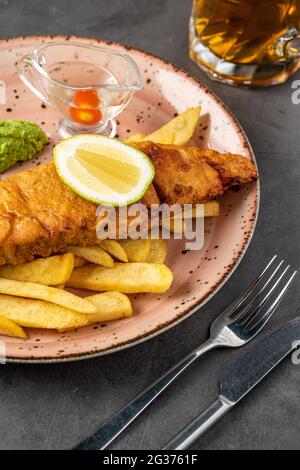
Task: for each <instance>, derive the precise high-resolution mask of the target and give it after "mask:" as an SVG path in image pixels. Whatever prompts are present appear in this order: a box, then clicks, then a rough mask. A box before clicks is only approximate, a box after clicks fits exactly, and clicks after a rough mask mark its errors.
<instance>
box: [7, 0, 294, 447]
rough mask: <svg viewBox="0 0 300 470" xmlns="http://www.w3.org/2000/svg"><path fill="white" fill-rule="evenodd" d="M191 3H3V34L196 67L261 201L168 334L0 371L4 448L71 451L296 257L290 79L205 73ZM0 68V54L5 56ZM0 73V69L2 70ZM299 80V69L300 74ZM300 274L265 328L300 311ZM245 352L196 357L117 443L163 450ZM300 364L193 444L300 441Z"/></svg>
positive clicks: (281, 372) (277, 375) (284, 369)
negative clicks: (247, 84)
mask: <svg viewBox="0 0 300 470" xmlns="http://www.w3.org/2000/svg"><path fill="white" fill-rule="evenodd" d="M190 9H191V1H189V0H186V1H182V0H153V1H151V2H150V1H149V0H98V1H96V0H85V1H84V2H81V1H77V0H76V1H75V0H64V1H58V0H52V1H51V2H45V0H26V1H24V0H0V38H6V37H12V36H18V35H35V34H77V35H82V36H92V37H102V38H106V39H114V40H118V41H123V42H125V43H128V44H130V45H132V46H137V47H139V48H142V49H145V50H147V51H150V52H152V53H155V54H158V55H161V56H162V57H164V58H166V59H169V60H171V61H173V62H175V63H176V64H178V65H180V66H182V67H184V68H186V69H187V70H188V71H190V72H192V73H193V74H195V75H197V76H198V77H199V79H200V80H202V81H203V82H204V83H206V84H208V85H209V86H210V87H211V88H212V89H213V90H214V91H215V92H216V93H217V94H218V95H219V96H220V97H221V98H222V99H223V100H224V101H225V103H227V104H228V105H229V106H230V107H231V109H232V110H233V111H234V112H235V114H236V116H237V117H238V119H239V120H240V122H241V124H242V125H243V127H244V129H245V131H246V132H247V134H248V136H249V139H250V141H251V143H252V145H253V148H254V151H255V153H256V156H257V160H258V164H259V169H260V174H261V184H262V204H261V212H260V217H259V222H258V226H257V230H256V233H255V236H254V239H253V241H252V244H251V246H250V248H249V251H248V253H247V255H246V256H245V258H244V260H243V262H242V263H241V265H240V266H239V268H238V269H237V271H236V272H235V274H234V275H233V276H232V278H231V279H230V281H229V282H228V283H227V284H226V286H225V287H223V288H222V290H221V291H220V292H219V293H218V295H217V296H216V297H215V298H214V299H213V300H212V301H211V302H209V304H208V305H206V306H205V307H204V308H203V309H202V310H201V311H200V312H198V313H196V314H195V315H193V316H192V317H191V318H189V319H187V320H186V321H184V322H183V323H181V324H180V325H178V326H177V327H176V328H173V329H172V330H170V331H168V332H167V333H164V334H163V335H161V336H159V337H157V338H155V339H153V340H151V341H149V342H147V343H144V344H141V345H140V346H137V347H135V348H132V349H130V350H128V351H124V352H120V353H118V354H114V355H112V356H107V357H103V358H99V359H93V360H89V361H84V362H77V363H70V364H63V365H45V366H42V365H35V366H33V365H27V366H25V365H7V366H5V367H2V368H1V374H0V399H1V417H0V436H1V440H0V449H67V448H70V447H72V446H74V444H75V443H76V442H77V441H78V440H79V439H82V438H83V437H84V436H85V435H87V434H89V433H90V432H91V431H93V430H94V428H95V427H96V426H97V424H99V423H101V422H103V421H104V420H105V419H106V418H108V417H109V416H111V414H112V413H114V412H115V411H117V410H118V409H119V408H120V407H121V406H122V405H124V404H125V403H126V402H127V401H128V400H130V399H131V398H133V397H134V396H135V395H136V393H137V392H139V391H140V390H141V389H143V388H144V387H145V386H147V385H148V384H149V383H151V381H152V380H153V379H155V378H157V377H158V376H159V375H160V374H161V373H162V372H163V371H164V370H165V369H166V368H167V367H168V366H170V365H172V364H173V363H174V362H175V361H176V360H178V359H179V358H181V357H182V356H183V355H184V354H185V353H187V352H188V351H190V350H191V348H192V347H194V346H196V345H198V344H199V343H200V342H201V341H203V340H204V339H205V338H206V336H207V333H208V327H209V324H210V323H211V321H212V319H213V318H214V317H215V316H216V315H217V314H218V312H220V311H221V310H222V309H223V308H224V307H225V306H226V305H227V304H228V303H229V302H230V301H231V300H232V299H233V298H234V296H236V295H237V294H238V293H239V292H240V291H241V290H243V289H244V288H245V286H247V283H248V282H249V281H250V280H251V279H252V277H253V276H254V275H255V274H256V273H257V271H258V270H259V269H260V267H261V266H262V265H263V264H264V263H265V261H266V260H267V259H269V258H270V256H271V255H273V254H274V253H278V254H280V255H282V256H284V257H286V259H287V260H288V261H289V262H291V263H292V264H293V266H295V267H296V266H299V264H300V254H299V228H300V204H299V176H300V151H299V145H300V132H299V129H300V105H299V106H295V105H292V103H291V93H292V90H291V83H287V84H285V85H283V86H280V87H275V88H272V89H266V90H258V91H247V90H239V89H234V88H230V87H227V86H224V85H220V84H216V83H212V82H210V81H209V80H208V79H207V78H206V77H205V76H204V75H203V74H202V73H201V72H199V71H198V70H197V69H196V67H195V66H194V65H193V64H192V63H190V62H189V60H188V57H187V29H188V18H189V13H190ZM0 75H1V57H0ZM0 78H1V77H0ZM298 78H300V74H298ZM299 285H300V277H299V279H298V280H297V281H296V282H295V284H294V286H293V288H292V289H291V291H290V293H289V295H288V298H287V299H286V300H285V301H284V303H283V304H282V306H281V307H280V309H279V310H278V313H277V315H276V318H274V319H273V320H272V323H271V324H270V325H269V327H268V330H269V331H270V330H271V329H272V328H274V327H276V325H279V324H280V323H282V322H284V321H285V320H287V319H290V318H293V317H294V316H296V315H297V312H298V311H299ZM239 354H240V351H234V352H233V351H228V350H227V351H216V352H213V353H211V354H210V355H209V356H207V357H206V358H205V359H204V360H203V361H202V362H199V363H198V364H196V365H194V366H193V367H192V368H191V369H190V370H189V372H188V373H186V374H185V376H184V377H182V378H181V379H179V380H178V381H177V383H176V384H174V386H173V387H172V388H171V389H170V390H169V391H168V392H167V393H165V395H164V396H163V397H161V398H160V399H159V400H158V402H157V403H155V404H154V405H153V406H152V407H151V408H150V409H149V410H148V411H147V412H146V413H145V414H144V415H143V416H142V417H141V418H140V419H139V420H138V421H136V422H135V424H133V425H132V426H131V427H130V429H128V431H127V432H126V433H125V435H123V436H122V437H121V438H120V439H119V440H118V441H117V442H116V443H115V444H114V445H113V447H112V448H114V449H159V448H160V447H161V446H162V445H163V444H165V443H166V442H167V441H168V440H169V439H170V438H171V437H172V436H173V435H174V432H176V431H179V430H180V429H181V428H182V426H183V425H185V424H186V423H188V422H189V420H191V419H192V418H193V417H194V416H195V415H196V414H197V413H199V412H200V411H201V410H203V408H204V407H205V406H207V405H209V404H210V402H211V401H212V400H213V399H214V397H215V395H216V393H217V390H218V388H217V378H218V375H219V372H220V371H221V370H223V369H224V367H226V366H227V365H228V364H230V363H231V362H232V361H234V359H235V357H237V356H238V355H239ZM299 388H300V366H298V367H297V366H293V365H292V364H291V361H290V360H286V362H285V363H284V364H283V365H281V367H280V368H278V369H277V370H276V371H275V372H274V373H273V374H272V375H271V376H269V377H268V378H267V379H266V380H265V381H264V383H262V384H261V385H260V386H259V388H257V389H256V390H255V391H254V392H253V393H252V394H251V395H250V396H249V397H248V398H247V399H246V400H245V401H244V402H243V403H242V404H240V405H239V406H238V407H237V408H236V409H235V410H234V411H233V412H231V413H230V414H229V415H228V416H227V417H225V418H224V419H223V420H222V421H221V422H220V423H219V424H218V425H217V426H215V427H214V428H213V430H211V431H210V432H209V433H208V434H206V435H205V436H204V437H203V438H201V439H200V440H199V441H198V442H197V443H196V444H195V445H194V448H195V449H239V448H241V449H270V448H274V449H299V448H300V441H299V435H300V419H299V418H300V410H299Z"/></svg>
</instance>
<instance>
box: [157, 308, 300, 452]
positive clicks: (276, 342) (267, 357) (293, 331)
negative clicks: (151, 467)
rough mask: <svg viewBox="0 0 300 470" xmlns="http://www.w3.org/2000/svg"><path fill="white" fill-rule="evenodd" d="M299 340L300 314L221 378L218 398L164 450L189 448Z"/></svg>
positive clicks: (291, 349)
mask: <svg viewBox="0 0 300 470" xmlns="http://www.w3.org/2000/svg"><path fill="white" fill-rule="evenodd" d="M299 340H300V317H297V318H295V319H294V320H293V321H291V322H290V323H287V324H286V325H284V326H283V327H281V328H280V329H278V330H276V331H275V332H274V333H272V334H271V335H269V336H267V337H266V338H264V339H263V340H262V341H261V342H260V343H259V344H255V345H254V346H252V348H251V349H250V350H249V351H248V352H247V353H246V354H243V355H242V357H241V358H240V359H238V360H237V361H236V362H235V364H234V365H233V366H232V367H231V368H229V369H228V370H227V372H226V373H225V374H224V375H223V377H222V378H221V380H220V382H219V385H220V395H219V397H218V398H217V400H216V401H215V402H214V403H213V404H212V405H211V406H210V407H209V408H208V409H207V410H206V411H204V412H203V413H202V414H201V415H199V416H198V417H197V418H196V419H194V420H193V421H192V422H191V423H190V424H189V425H188V426H187V427H186V428H184V429H183V430H182V431H181V432H180V433H179V434H178V435H177V436H176V437H175V438H173V439H172V440H171V441H170V442H169V443H168V444H167V445H166V446H165V447H164V448H163V449H164V450H184V449H188V448H189V447H190V446H191V445H192V444H193V443H194V442H195V441H196V440H197V439H198V438H199V437H200V436H202V435H203V434H204V433H205V432H206V431H207V430H208V429H210V428H211V427H212V426H213V425H214V424H215V423H216V422H217V421H219V419H221V418H222V417H223V416H224V415H225V414H226V413H228V411H230V410H231V409H232V408H233V407H234V406H235V405H236V404H237V403H239V401H240V400H242V398H244V397H245V396H246V395H247V394H248V393H249V392H250V391H251V390H252V389H253V388H254V387H255V386H256V385H257V384H258V383H259V382H260V381H261V380H263V379H264V378H265V377H266V376H267V375H268V374H269V373H270V372H271V371H272V370H273V369H274V368H275V367H276V366H277V365H278V364H280V362H281V361H283V359H284V358H285V357H287V356H288V355H289V354H290V353H291V352H292V351H293V350H294V349H296V348H297V345H298V344H299Z"/></svg>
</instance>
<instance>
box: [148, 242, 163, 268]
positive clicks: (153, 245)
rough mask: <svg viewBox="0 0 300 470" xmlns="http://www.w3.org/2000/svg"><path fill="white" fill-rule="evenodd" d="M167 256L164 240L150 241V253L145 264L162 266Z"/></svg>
mask: <svg viewBox="0 0 300 470" xmlns="http://www.w3.org/2000/svg"><path fill="white" fill-rule="evenodd" d="M167 254H168V244H167V242H166V240H161V239H160V238H159V239H157V240H150V252H149V255H148V257H147V259H146V263H153V264H163V263H164V262H165V260H166V257H167Z"/></svg>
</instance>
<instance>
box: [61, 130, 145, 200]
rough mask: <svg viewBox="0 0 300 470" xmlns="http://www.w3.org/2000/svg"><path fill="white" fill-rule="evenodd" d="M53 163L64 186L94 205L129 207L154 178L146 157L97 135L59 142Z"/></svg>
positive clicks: (112, 140)
mask: <svg viewBox="0 0 300 470" xmlns="http://www.w3.org/2000/svg"><path fill="white" fill-rule="evenodd" d="M54 161H55V165H56V168H57V172H58V174H59V176H60V177H61V178H62V179H63V181H64V182H65V184H67V185H68V186H69V187H70V188H71V189H72V190H73V191H74V192H76V193H77V194H79V195H80V196H81V197H82V198H84V199H87V200H89V201H91V202H94V203H96V204H103V205H112V206H124V205H128V204H132V203H133V202H136V201H138V200H140V199H141V198H142V197H143V195H144V194H145V192H146V191H147V189H148V187H149V186H150V184H151V182H152V180H153V177H154V168H153V165H152V163H151V161H150V160H149V158H148V157H147V155H145V154H144V153H142V152H140V151H139V150H136V149H134V148H133V147H130V146H128V145H125V144H124V143H123V142H120V141H118V140H117V139H110V138H108V137H103V136H98V135H89V134H86V135H77V136H74V137H71V138H69V139H65V140H63V141H61V142H60V143H59V144H58V145H57V146H56V147H55V149H54Z"/></svg>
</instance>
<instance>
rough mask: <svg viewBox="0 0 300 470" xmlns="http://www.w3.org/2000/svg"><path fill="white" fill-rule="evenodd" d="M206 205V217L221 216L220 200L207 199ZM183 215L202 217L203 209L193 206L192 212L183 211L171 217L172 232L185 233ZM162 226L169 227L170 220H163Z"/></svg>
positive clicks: (204, 204)
mask: <svg viewBox="0 0 300 470" xmlns="http://www.w3.org/2000/svg"><path fill="white" fill-rule="evenodd" d="M202 204H203V206H204V217H219V215H220V205H219V203H218V201H207V202H203V203H202ZM183 215H184V216H185V217H187V218H189V219H194V218H196V217H201V215H202V210H198V209H197V207H193V208H192V210H191V212H190V214H189V213H185V214H183V213H181V214H179V216H175V217H171V219H170V232H173V233H184V232H185V230H186V224H185V222H184V220H183ZM161 225H162V227H163V228H165V229H168V228H169V221H166V222H164V221H162V224H161Z"/></svg>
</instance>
